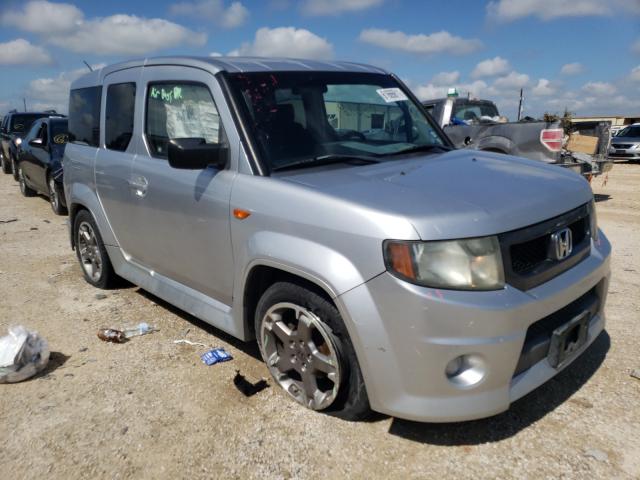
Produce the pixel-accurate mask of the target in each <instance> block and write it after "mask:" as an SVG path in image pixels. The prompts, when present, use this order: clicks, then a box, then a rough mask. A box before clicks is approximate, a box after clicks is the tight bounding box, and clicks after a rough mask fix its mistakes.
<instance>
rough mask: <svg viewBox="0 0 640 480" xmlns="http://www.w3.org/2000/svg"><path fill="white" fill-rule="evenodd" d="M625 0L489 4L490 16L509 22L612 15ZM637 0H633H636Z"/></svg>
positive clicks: (525, 0) (512, 0)
mask: <svg viewBox="0 0 640 480" xmlns="http://www.w3.org/2000/svg"><path fill="white" fill-rule="evenodd" d="M624 1H625V0H608V1H606V2H604V1H602V0H497V1H493V2H490V3H489V4H488V5H487V15H488V17H489V18H491V19H494V20H498V21H504V22H509V21H513V20H518V19H520V18H524V17H528V16H535V17H538V18H540V19H542V20H552V19H555V18H560V17H583V16H596V15H597V16H599V15H611V14H612V13H613V7H614V4H615V6H620V7H621V8H624V5H621V4H623V3H624ZM635 1H636V0H631V1H630V2H629V3H631V2H635Z"/></svg>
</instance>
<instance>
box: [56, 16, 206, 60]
mask: <svg viewBox="0 0 640 480" xmlns="http://www.w3.org/2000/svg"><path fill="white" fill-rule="evenodd" d="M206 39H207V37H206V35H205V34H204V33H196V32H193V31H191V30H189V29H187V28H185V27H183V26H181V25H178V24H175V23H172V22H169V21H167V20H163V19H160V18H150V19H147V18H140V17H136V16H134V15H112V16H110V17H105V18H98V19H95V20H89V21H86V22H83V23H82V24H81V26H80V27H79V28H77V29H75V30H73V31H71V32H69V33H66V34H63V35H56V36H55V37H50V38H49V39H48V41H49V42H51V43H53V44H54V45H57V46H59V47H63V48H67V49H69V50H72V51H74V52H90V53H95V54H101V55H119V54H128V55H143V54H146V53H149V52H154V51H157V50H162V49H164V48H170V47H175V46H177V45H184V44H188V45H198V46H202V45H204V44H205V42H206Z"/></svg>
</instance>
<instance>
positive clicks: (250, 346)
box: [136, 288, 262, 362]
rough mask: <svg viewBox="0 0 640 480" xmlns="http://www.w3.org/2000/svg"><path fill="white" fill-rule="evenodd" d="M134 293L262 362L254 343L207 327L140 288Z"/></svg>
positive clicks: (205, 324) (212, 327)
mask: <svg viewBox="0 0 640 480" xmlns="http://www.w3.org/2000/svg"><path fill="white" fill-rule="evenodd" d="M136 292H137V293H138V294H140V295H142V296H143V297H145V298H146V299H148V300H150V301H152V302H153V303H156V304H158V305H160V306H161V307H163V308H165V309H167V310H169V311H170V312H171V313H173V314H174V315H177V316H178V317H180V318H182V319H183V320H186V321H187V322H189V323H191V325H193V326H194V327H196V328H199V329H201V330H204V331H206V332H207V333H209V334H211V335H214V336H215V337H217V338H219V339H220V340H222V341H223V342H226V343H228V344H230V345H231V346H232V347H234V348H237V349H238V350H240V351H241V352H244V353H246V354H247V355H250V356H251V357H253V358H255V359H256V360H259V361H260V362H262V357H261V356H260V350H259V349H258V345H257V343H256V342H255V341H247V342H243V341H242V340H238V339H237V338H236V337H234V336H232V335H229V334H228V333H226V332H223V331H222V330H220V329H219V328H216V327H214V326H212V325H209V324H208V323H206V322H204V321H202V320H200V319H199V318H197V317H194V316H193V315H191V314H189V313H187V312H185V311H184V310H181V309H180V308H178V307H176V306H174V305H172V304H170V303H168V302H165V301H164V300H162V299H161V298H159V297H156V296H155V295H154V294H152V293H149V292H147V291H146V290H143V289H142V288H138V289H137V290H136ZM185 330H186V326H185ZM176 340H177V339H176Z"/></svg>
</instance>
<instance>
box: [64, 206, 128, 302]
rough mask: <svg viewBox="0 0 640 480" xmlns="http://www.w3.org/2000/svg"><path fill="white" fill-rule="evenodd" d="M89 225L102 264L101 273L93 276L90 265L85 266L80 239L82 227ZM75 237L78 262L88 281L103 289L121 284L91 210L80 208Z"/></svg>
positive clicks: (74, 223) (74, 231) (74, 229)
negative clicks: (89, 270)
mask: <svg viewBox="0 0 640 480" xmlns="http://www.w3.org/2000/svg"><path fill="white" fill-rule="evenodd" d="M87 225H88V226H89V227H90V229H91V231H92V236H93V237H94V238H95V247H94V248H95V253H96V256H97V255H99V261H100V265H101V269H100V272H99V274H97V275H95V276H92V275H91V274H90V273H89V272H88V267H85V260H83V258H82V255H83V253H81V251H80V250H81V248H82V244H83V241H81V240H80V239H79V237H80V234H81V233H80V229H81V228H83V229H84V228H86V226H87ZM73 238H74V243H75V246H76V256H77V258H78V262H80V268H81V269H82V274H83V276H84V279H85V280H86V281H87V283H89V284H91V285H93V286H94V287H97V288H102V289H110V288H114V287H116V286H118V285H119V284H120V277H118V276H117V275H116V273H115V271H114V270H113V266H112V265H111V260H110V259H109V255H108V253H107V250H106V249H105V247H104V242H103V241H102V236H101V235H100V231H99V230H98V226H97V225H96V222H95V220H94V219H93V216H92V215H91V213H89V211H87V210H80V212H78V214H77V215H76V217H75V220H74V222H73ZM87 265H88V264H87Z"/></svg>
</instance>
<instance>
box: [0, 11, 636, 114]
mask: <svg viewBox="0 0 640 480" xmlns="http://www.w3.org/2000/svg"><path fill="white" fill-rule="evenodd" d="M168 54H187V55H210V54H224V55H227V54H234V55H237V54H248V55H263V56H296V57H307V58H323V59H324V58H332V59H338V60H352V61H359V62H364V63H372V64H375V65H378V66H382V67H384V68H386V69H389V70H391V71H394V72H395V73H397V74H398V75H399V76H401V77H402V78H403V79H404V80H405V81H406V82H407V83H408V84H409V86H410V87H411V88H412V89H413V90H414V91H415V93H416V94H417V95H418V96H419V97H421V98H432V97H438V96H441V95H443V94H444V93H445V92H446V89H447V88H448V87H454V86H455V87H457V88H458V89H459V90H460V91H461V92H462V93H463V94H464V93H466V92H467V91H470V92H471V95H472V96H478V97H482V98H488V99H492V100H495V101H496V103H497V104H498V106H499V108H500V109H501V111H502V112H503V113H504V114H506V115H508V116H510V117H513V116H515V109H516V105H517V97H518V92H519V89H520V88H521V87H522V88H524V89H525V114H528V115H532V116H538V115H541V114H542V113H543V112H545V111H551V112H559V111H560V112H561V111H562V110H563V109H564V108H565V107H568V108H569V109H570V110H571V111H573V112H575V113H577V114H579V115H590V114H630V115H631V114H633V115H638V114H640V0H606V1H605V0H495V1H489V2H481V1H474V0H449V1H447V2H435V1H426V0H423V1H418V0H298V1H295V0H264V1H252V0H239V1H229V0H193V1H189V0H182V1H180V0H175V1H173V0H154V1H149V0H138V1H135V2H133V1H131V0H129V1H123V0H112V1H109V2H95V1H81V0H78V1H75V2H73V1H68V2H53V1H46V0H35V1H28V0H22V1H19V2H17V1H13V0H0V113H3V112H4V111H6V110H8V109H9V108H14V107H19V108H21V106H22V98H23V97H25V98H26V100H27V107H28V108H30V109H36V108H45V107H54V108H57V109H59V110H61V111H66V106H65V105H66V102H67V95H68V87H69V83H70V82H71V81H72V80H73V79H75V78H77V77H78V76H79V75H81V74H82V73H83V72H84V71H86V67H84V66H83V64H82V60H86V61H87V62H89V63H90V64H92V65H103V64H109V63H115V62H118V61H121V60H124V59H127V58H132V57H144V56H150V55H168Z"/></svg>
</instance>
